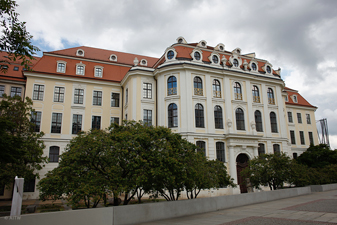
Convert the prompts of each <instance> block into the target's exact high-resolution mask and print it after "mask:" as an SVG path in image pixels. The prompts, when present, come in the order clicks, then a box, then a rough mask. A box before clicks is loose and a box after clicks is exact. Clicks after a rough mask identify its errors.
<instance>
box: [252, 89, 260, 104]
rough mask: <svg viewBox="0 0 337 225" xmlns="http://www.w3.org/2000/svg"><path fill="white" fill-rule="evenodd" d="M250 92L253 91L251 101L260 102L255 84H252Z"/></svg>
mask: <svg viewBox="0 0 337 225" xmlns="http://www.w3.org/2000/svg"><path fill="white" fill-rule="evenodd" d="M252 92H253V102H257V103H259V102H260V93H259V88H258V87H257V86H256V85H254V86H253V90H252Z"/></svg>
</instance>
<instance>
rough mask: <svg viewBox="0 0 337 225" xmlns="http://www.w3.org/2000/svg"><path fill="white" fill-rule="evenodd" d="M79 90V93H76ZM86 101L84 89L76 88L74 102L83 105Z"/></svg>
mask: <svg viewBox="0 0 337 225" xmlns="http://www.w3.org/2000/svg"><path fill="white" fill-rule="evenodd" d="M77 91H78V93H76V92H77ZM83 102H84V89H81V88H75V89H74V104H79V105H83Z"/></svg>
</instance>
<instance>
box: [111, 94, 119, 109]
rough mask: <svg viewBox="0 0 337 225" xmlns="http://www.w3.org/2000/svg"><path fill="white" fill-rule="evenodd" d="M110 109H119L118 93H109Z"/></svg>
mask: <svg viewBox="0 0 337 225" xmlns="http://www.w3.org/2000/svg"><path fill="white" fill-rule="evenodd" d="M111 107H119V93H111Z"/></svg>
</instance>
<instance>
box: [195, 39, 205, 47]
mask: <svg viewBox="0 0 337 225" xmlns="http://www.w3.org/2000/svg"><path fill="white" fill-rule="evenodd" d="M197 46H198V47H201V48H207V42H206V41H205V40H201V41H200V42H199V43H198V44H197Z"/></svg>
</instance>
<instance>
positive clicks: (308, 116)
mask: <svg viewBox="0 0 337 225" xmlns="http://www.w3.org/2000/svg"><path fill="white" fill-rule="evenodd" d="M305 116H306V118H307V124H311V120H310V114H305Z"/></svg>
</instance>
